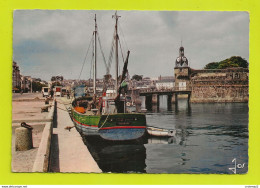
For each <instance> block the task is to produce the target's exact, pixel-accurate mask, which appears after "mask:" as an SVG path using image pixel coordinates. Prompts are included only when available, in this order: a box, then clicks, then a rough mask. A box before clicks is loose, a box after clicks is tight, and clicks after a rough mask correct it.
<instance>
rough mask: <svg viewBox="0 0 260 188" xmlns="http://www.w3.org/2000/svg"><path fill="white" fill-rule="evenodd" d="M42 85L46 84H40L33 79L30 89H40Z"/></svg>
mask: <svg viewBox="0 0 260 188" xmlns="http://www.w3.org/2000/svg"><path fill="white" fill-rule="evenodd" d="M42 87H47V85H45V84H41V83H40V82H35V81H33V83H32V90H33V91H41V90H42Z"/></svg>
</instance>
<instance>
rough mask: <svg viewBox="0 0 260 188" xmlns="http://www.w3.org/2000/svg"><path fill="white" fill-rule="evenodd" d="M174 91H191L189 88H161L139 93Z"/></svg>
mask: <svg viewBox="0 0 260 188" xmlns="http://www.w3.org/2000/svg"><path fill="white" fill-rule="evenodd" d="M174 91H191V87H173V88H162V89H151V88H147V89H140V90H139V92H140V93H156V92H174Z"/></svg>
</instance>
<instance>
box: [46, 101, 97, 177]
mask: <svg viewBox="0 0 260 188" xmlns="http://www.w3.org/2000/svg"><path fill="white" fill-rule="evenodd" d="M68 102H69V101H65V99H64V98H63V100H61V98H58V99H57V113H56V118H57V122H56V123H57V124H56V125H54V128H53V135H52V139H53V140H52V145H51V156H50V164H49V171H51V172H95V173H100V172H102V171H101V170H100V168H99V167H98V165H97V163H96V162H95V160H94V159H93V157H92V155H91V154H90V152H89V151H88V149H87V146H85V145H84V143H83V141H82V138H81V136H80V134H79V133H78V131H77V130H76V128H72V129H71V130H70V131H68V130H67V129H65V127H68V126H69V127H73V126H74V124H73V122H72V120H71V118H70V116H69V114H68V112H67V110H66V107H65V105H63V103H68Z"/></svg>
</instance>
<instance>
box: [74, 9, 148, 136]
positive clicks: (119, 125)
mask: <svg viewBox="0 0 260 188" xmlns="http://www.w3.org/2000/svg"><path fill="white" fill-rule="evenodd" d="M119 17H120V16H118V15H117V13H115V15H113V18H115V20H116V24H115V32H114V40H115V64H116V65H115V69H116V71H115V72H116V75H115V88H114V90H112V92H111V90H108V89H107V88H106V87H104V90H103V93H102V96H99V95H98V93H97V92H96V73H97V72H96V71H97V67H96V65H97V62H96V61H97V59H96V40H97V23H96V16H95V19H94V20H95V31H94V32H93V34H94V65H93V72H94V78H93V94H92V95H89V96H80V97H76V98H75V99H74V101H73V102H72V107H71V117H72V120H73V121H74V123H75V125H76V127H77V128H78V129H79V130H84V131H83V132H87V133H88V134H93V135H97V134H99V135H100V136H101V137H102V138H103V139H106V140H116V141H124V140H134V139H138V138H140V137H142V136H143V135H144V134H145V132H146V117H145V114H142V113H129V112H128V111H127V108H126V85H127V84H126V82H125V79H126V74H127V72H128V70H127V66H128V58H129V54H130V51H128V52H127V57H126V59H125V62H124V67H123V71H122V75H121V79H120V80H119V79H118V40H119V36H118V31H117V27H118V18H119ZM107 75H108V74H107ZM82 88H84V87H82ZM82 88H81V90H82ZM83 90H84V89H83ZM83 93H84V92H83Z"/></svg>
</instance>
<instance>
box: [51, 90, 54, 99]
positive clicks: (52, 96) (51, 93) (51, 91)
mask: <svg viewBox="0 0 260 188" xmlns="http://www.w3.org/2000/svg"><path fill="white" fill-rule="evenodd" d="M53 94H54V92H53V89H51V98H53Z"/></svg>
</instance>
